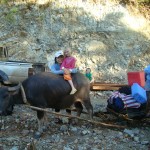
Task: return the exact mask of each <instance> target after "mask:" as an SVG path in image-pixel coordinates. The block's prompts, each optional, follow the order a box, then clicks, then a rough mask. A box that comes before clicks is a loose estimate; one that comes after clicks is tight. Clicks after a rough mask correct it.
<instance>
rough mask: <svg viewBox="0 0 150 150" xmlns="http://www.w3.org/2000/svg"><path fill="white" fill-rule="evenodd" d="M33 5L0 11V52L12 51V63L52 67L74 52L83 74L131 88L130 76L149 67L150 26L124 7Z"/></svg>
mask: <svg viewBox="0 0 150 150" xmlns="http://www.w3.org/2000/svg"><path fill="white" fill-rule="evenodd" d="M31 2H32V3H26V1H23V0H20V1H19V0H16V1H14V2H10V3H8V4H4V3H1V5H0V16H1V19H0V48H1V50H2V49H3V48H6V47H7V50H8V56H7V60H21V61H29V62H44V63H47V62H48V61H50V63H53V61H54V58H53V57H54V53H55V51H57V50H60V49H62V50H63V49H65V48H66V47H70V48H71V49H72V52H73V55H74V56H75V57H76V58H77V60H78V61H77V66H78V67H79V69H80V70H81V71H82V72H84V71H85V68H86V67H90V68H91V69H92V72H93V76H94V77H95V78H96V80H100V81H110V82H115V81H116V82H121V83H126V82H127V72H128V71H139V70H143V69H144V68H145V67H146V66H147V65H148V64H149V63H150V59H149V58H150V26H149V24H150V22H149V20H146V19H144V18H143V17H142V16H141V15H137V14H136V15H133V14H130V12H129V11H128V10H127V8H126V7H125V6H122V5H120V4H116V3H112V2H109V1H104V2H102V1H101V2H99V1H98V2H97V3H92V2H91V1H90V0H84V1H83V0H76V1H75V0H57V2H55V1H54V0H49V1H46V0H43V1H36V2H35V3H34V1H31ZM40 2H42V3H40ZM0 57H1V59H3V58H4V56H3V52H1V53H0Z"/></svg>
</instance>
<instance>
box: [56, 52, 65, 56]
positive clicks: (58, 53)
mask: <svg viewBox="0 0 150 150" xmlns="http://www.w3.org/2000/svg"><path fill="white" fill-rule="evenodd" d="M61 55H64V54H63V51H58V52H56V53H55V57H59V56H61Z"/></svg>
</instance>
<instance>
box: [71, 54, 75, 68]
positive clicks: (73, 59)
mask: <svg viewBox="0 0 150 150" xmlns="http://www.w3.org/2000/svg"><path fill="white" fill-rule="evenodd" d="M75 65H76V59H75V58H74V57H72V61H71V63H70V68H72V69H74V68H75Z"/></svg>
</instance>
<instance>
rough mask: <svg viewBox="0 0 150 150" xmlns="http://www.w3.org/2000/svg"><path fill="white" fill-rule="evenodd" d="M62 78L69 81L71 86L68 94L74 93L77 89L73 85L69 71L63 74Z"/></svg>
mask: <svg viewBox="0 0 150 150" xmlns="http://www.w3.org/2000/svg"><path fill="white" fill-rule="evenodd" d="M64 79H65V80H67V81H68V82H69V84H70V86H71V92H70V94H74V93H75V92H76V91H77V89H76V88H75V87H74V85H73V82H72V78H71V75H70V74H69V73H68V74H64Z"/></svg>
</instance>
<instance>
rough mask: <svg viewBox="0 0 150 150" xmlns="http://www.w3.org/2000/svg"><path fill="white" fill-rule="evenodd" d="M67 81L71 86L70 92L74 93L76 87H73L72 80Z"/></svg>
mask: <svg viewBox="0 0 150 150" xmlns="http://www.w3.org/2000/svg"><path fill="white" fill-rule="evenodd" d="M68 82H69V84H70V86H71V88H72V90H71V92H70V94H74V93H75V92H76V91H77V89H76V88H75V87H74V85H73V82H72V80H68Z"/></svg>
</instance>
